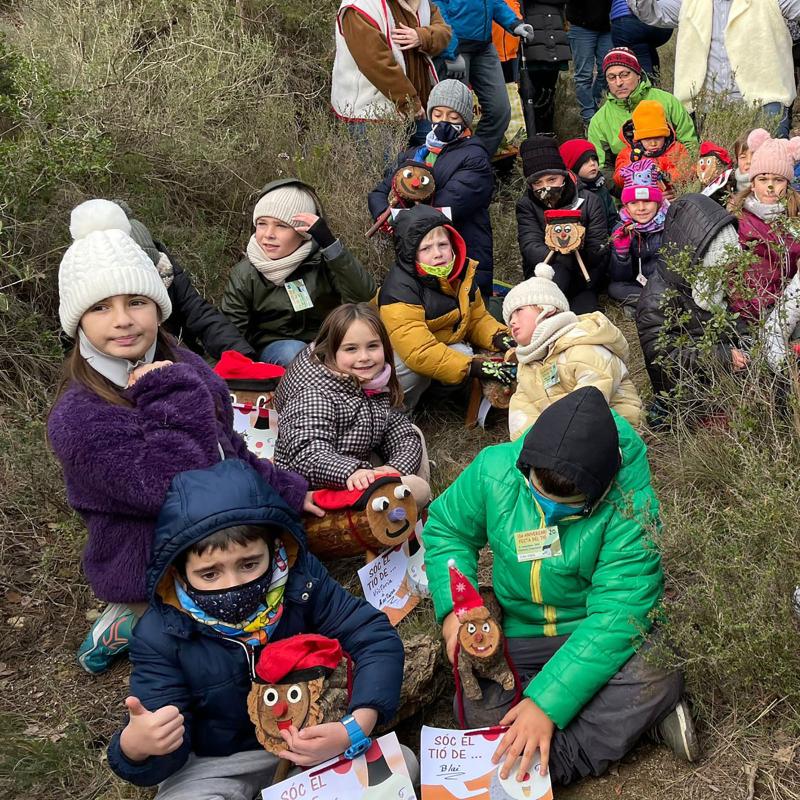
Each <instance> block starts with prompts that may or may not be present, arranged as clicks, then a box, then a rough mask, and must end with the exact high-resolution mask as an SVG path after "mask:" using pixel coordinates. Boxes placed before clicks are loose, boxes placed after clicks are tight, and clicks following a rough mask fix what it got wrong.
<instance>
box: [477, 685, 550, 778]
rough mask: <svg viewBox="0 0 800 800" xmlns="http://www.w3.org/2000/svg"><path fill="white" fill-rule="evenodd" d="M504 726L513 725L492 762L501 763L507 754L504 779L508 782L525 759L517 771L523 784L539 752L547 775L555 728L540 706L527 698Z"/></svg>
mask: <svg viewBox="0 0 800 800" xmlns="http://www.w3.org/2000/svg"><path fill="white" fill-rule="evenodd" d="M500 724H501V725H510V726H511V727H510V728H509V729H508V730H507V731H506V732H505V735H504V736H503V738H502V739H501V740H500V744H499V746H498V748H497V750H495V751H494V755H493V756H492V763H493V764H499V763H500V760H501V759H502V757H503V756H504V755H505V761H504V762H503V768H502V769H501V770H500V777H501V778H503V779H505V778H507V777H508V776H509V775H510V774H511V767H512V766H513V765H514V762H515V761H516V760H517V757H518V756H520V755H521V756H522V758H520V761H519V768H518V769H517V780H518V781H522V780H523V779H524V777H525V774H526V773H527V772H528V771H529V770H530V767H531V764H532V763H533V757H534V755H535V753H536V749H537V748H538V749H539V753H540V754H541V759H542V764H541V768H540V769H539V774H540V775H547V762H548V761H549V760H550V740H551V739H552V738H553V732H554V730H555V725H554V724H553V721H552V720H551V719H550V717H548V716H547V714H545V713H544V711H542V709H541V708H539V706H537V705H536V703H534V702H533V700H531V699H530V698H528V697H524V698H523V699H522V700H521V701H520V702H519V703H518V704H517V705H515V706H514V708H512V709H511V710H510V711H509V712H508V714H506V715H505V716H504V717H503V719H501V720H500Z"/></svg>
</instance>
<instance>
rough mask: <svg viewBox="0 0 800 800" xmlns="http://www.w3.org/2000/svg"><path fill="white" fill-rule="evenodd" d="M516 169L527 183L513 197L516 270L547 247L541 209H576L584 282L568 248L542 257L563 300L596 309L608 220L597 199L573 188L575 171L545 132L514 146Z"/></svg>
mask: <svg viewBox="0 0 800 800" xmlns="http://www.w3.org/2000/svg"><path fill="white" fill-rule="evenodd" d="M520 155H521V156H522V171H523V173H524V175H525V180H526V182H527V184H528V188H527V190H526V191H525V193H524V194H523V195H522V197H520V199H519V200H517V209H516V210H517V230H518V237H519V249H520V251H521V252H522V273H523V275H524V276H525V277H526V278H530V277H531V276H532V275H533V270H534V269H535V267H536V265H537V264H538V263H539V262H540V261H544V260H545V259H546V258H547V257H548V255H549V253H550V248H549V247H548V246H547V244H545V227H546V225H545V211H547V210H550V209H574V210H576V211H577V210H579V211H580V223H581V225H582V226H583V227H584V229H585V237H584V240H583V243H582V244H581V246H580V248H579V252H580V253H581V256H582V258H583V263H584V264H585V265H586V268H587V270H588V271H589V277H590V281H589V282H588V283H587V281H586V279H585V278H584V276H583V273H582V272H581V270H580V268H579V266H578V260H577V258H576V257H575V254H574V253H570V254H568V255H562V254H561V253H556V254H555V255H554V256H552V258H551V259H550V261H549V262H548V263H549V264H550V265H551V266H552V267H553V269H554V270H555V282H556V284H558V288H559V289H560V290H561V291H562V292H564V294H565V295H566V297H567V299H568V300H569V304H570V308H571V309H572V310H573V311H574V312H575V313H576V314H588V313H589V312H591V311H596V310H597V292H598V290H599V288H600V285H601V284H602V282H603V280H604V278H605V273H606V266H607V263H608V252H607V248H606V246H605V245H606V242H607V241H608V233H607V231H608V223H607V221H606V213H605V210H604V209H603V203H602V201H601V200H599V199H598V198H597V196H595V195H594V194H592V192H590V191H588V190H586V189H579V188H578V185H577V181H576V179H575V177H574V176H573V175H572V174H571V173H570V172H569V171H568V170H567V167H566V165H565V164H564V160H563V159H562V158H561V154H560V153H559V152H558V145H557V144H556V143H555V141H554V140H553V139H551V138H549V137H547V136H532V137H531V138H530V139H526V140H525V141H524V142H523V143H522V146H521V147H520Z"/></svg>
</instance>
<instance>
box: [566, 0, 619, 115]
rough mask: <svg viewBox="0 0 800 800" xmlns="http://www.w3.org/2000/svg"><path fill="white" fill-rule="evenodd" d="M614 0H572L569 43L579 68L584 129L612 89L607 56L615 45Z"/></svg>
mask: <svg viewBox="0 0 800 800" xmlns="http://www.w3.org/2000/svg"><path fill="white" fill-rule="evenodd" d="M610 11H611V0H569V2H568V3H567V21H568V22H569V31H568V32H567V35H568V36H569V46H570V49H571V50H572V61H573V66H574V69H575V97H576V98H577V100H578V105H579V106H580V111H581V119H582V120H583V127H584V130H585V129H586V128H587V127H588V125H589V122H590V121H591V119H592V117H593V116H594V114H595V112H596V111H597V108H598V106H599V105H600V101H601V99H602V96H603V93H604V92H605V91H606V90H607V89H608V84H606V79H605V76H604V75H603V59H604V58H605V57H606V55H608V51H609V50H610V49H611V47H612V44H611V24H610V22H609V13H610Z"/></svg>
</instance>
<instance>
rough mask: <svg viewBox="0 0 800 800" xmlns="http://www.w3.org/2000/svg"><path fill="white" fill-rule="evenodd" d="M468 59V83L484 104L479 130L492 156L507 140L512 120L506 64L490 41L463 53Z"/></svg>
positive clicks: (477, 132)
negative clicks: (501, 60) (504, 74)
mask: <svg viewBox="0 0 800 800" xmlns="http://www.w3.org/2000/svg"><path fill="white" fill-rule="evenodd" d="M461 55H463V56H464V61H466V63H467V80H466V83H467V85H469V86H472V88H473V90H474V91H475V94H476V95H478V102H479V103H480V104H481V121H480V122H479V123H478V127H477V129H476V130H475V135H476V136H478V137H480V139H481V141H482V142H483V144H484V146H485V147H486V149H487V150H488V151H489V156H493V155H494V154H495V153H496V152H497V148H498V147H499V146H500V142H501V141H502V140H503V136H504V135H505V132H506V129H507V128H508V123H509V122H511V104H510V103H509V102H508V93H507V92H506V83H505V78H504V77H503V68H502V67H501V66H500V56H498V55H497V50H495V47H494V45H493V44H492V43H491V42H487V43H486V45H485V47H484V48H483V50H481V51H479V52H477V53H462V54H461Z"/></svg>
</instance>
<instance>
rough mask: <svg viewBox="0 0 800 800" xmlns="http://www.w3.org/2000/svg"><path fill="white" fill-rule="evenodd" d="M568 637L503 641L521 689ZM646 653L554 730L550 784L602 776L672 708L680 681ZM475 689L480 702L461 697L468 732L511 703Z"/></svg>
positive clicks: (492, 686) (493, 721)
mask: <svg viewBox="0 0 800 800" xmlns="http://www.w3.org/2000/svg"><path fill="white" fill-rule="evenodd" d="M568 638H569V637H567V636H553V637H544V636H543V637H535V638H513V639H512V638H509V639H508V651H509V655H510V657H511V660H512V661H513V662H514V666H515V667H516V669H517V673H518V675H519V677H520V680H521V681H522V686H523V688H524V687H525V686H526V685H527V684H528V683H529V682H530V681H531V679H532V678H533V677H535V675H536V674H537V673H538V672H539V670H541V668H542V667H543V666H544V665H545V664H546V663H547V662H548V661H549V660H550V658H552V656H553V655H554V654H555V652H556V650H558V648H559V647H561V645H562V644H564V642H566V641H567V639H568ZM646 648H647V645H645V647H643V648H642V650H640V651H639V652H638V653H637V654H636V655H634V656H633V657H631V658H630V659H629V660H628V662H627V663H626V664H625V665H624V666H623V667H622V669H621V670H620V671H619V672H618V673H617V674H616V675H614V677H612V678H611V680H610V681H609V682H608V683H607V684H606V685H605V686H604V687H603V688H602V689H600V691H599V692H598V693H597V694H596V695H595V696H594V697H593V698H592V699H591V700H590V701H589V702H588V703H587V704H586V705H585V706H584V707H583V708H582V709H581V711H580V713H579V714H578V716H576V717H575V718H574V719H573V720H572V722H570V723H569V725H567V727H566V728H564V730H559V729H556V731H555V734H554V735H553V740H552V742H551V744H550V777H551V779H552V781H553V783H554V784H558V785H560V786H567V785H568V784H570V783H574V782H575V781H577V780H580V779H581V778H585V777H586V776H587V775H595V776H597V775H602V774H603V773H604V772H605V771H606V770H607V769H608V767H609V766H610V765H611V764H613V763H614V762H615V761H619V760H620V759H621V758H622V757H623V756H624V755H625V754H626V753H628V752H629V751H630V750H631V748H632V747H633V746H634V745H635V744H636V742H637V741H638V740H639V739H640V738H641V736H642V734H643V733H645V732H646V731H647V730H649V729H650V728H652V727H653V725H655V724H656V723H657V722H660V721H661V720H662V719H663V718H664V717H666V716H667V714H669V712H670V711H672V709H673V708H675V706H676V705H677V704H678V701H679V700H680V699H681V697H682V696H683V677H682V676H681V674H680V673H679V672H667V671H665V670H663V669H660V668H659V667H655V666H653V665H651V664H649V663H648V662H647V661H646V660H645V659H644V658H643V655H642V653H643V652H644V650H645V649H646ZM480 684H481V688H482V689H483V700H482V701H470V700H469V699H468V698H467V697H464V716H465V719H466V723H467V727H468V728H478V727H481V728H482V727H484V726H488V725H497V723H498V722H499V721H500V720H501V719H502V718H503V717H504V716H505V714H506V712H507V711H508V709H509V708H510V706H511V702H512V700H513V698H514V692H513V691H505V690H504V689H503V688H502V687H501V686H500V685H499V684H497V683H494V682H492V681H483V680H480ZM456 711H457V709H456ZM457 716H458V714H456V717H457Z"/></svg>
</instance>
